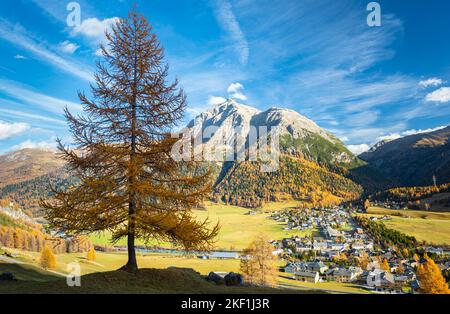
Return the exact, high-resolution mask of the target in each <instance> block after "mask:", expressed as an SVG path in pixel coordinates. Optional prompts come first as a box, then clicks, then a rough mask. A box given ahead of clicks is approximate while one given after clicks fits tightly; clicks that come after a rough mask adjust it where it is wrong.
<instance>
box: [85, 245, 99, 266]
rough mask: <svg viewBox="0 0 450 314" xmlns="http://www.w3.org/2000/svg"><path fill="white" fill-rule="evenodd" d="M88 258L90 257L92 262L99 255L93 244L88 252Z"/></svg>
mask: <svg viewBox="0 0 450 314" xmlns="http://www.w3.org/2000/svg"><path fill="white" fill-rule="evenodd" d="M87 259H88V261H91V262H95V260H96V259H97V256H96V254H95V249H94V247H93V246H91V248H90V249H89V251H88V253H87Z"/></svg>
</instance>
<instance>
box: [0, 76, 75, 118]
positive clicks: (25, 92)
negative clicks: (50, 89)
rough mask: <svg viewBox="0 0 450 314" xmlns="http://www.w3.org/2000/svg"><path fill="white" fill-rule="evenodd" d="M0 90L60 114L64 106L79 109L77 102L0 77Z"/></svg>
mask: <svg viewBox="0 0 450 314" xmlns="http://www.w3.org/2000/svg"><path fill="white" fill-rule="evenodd" d="M0 91H1V92H3V93H4V94H7V95H9V96H11V97H13V98H15V99H17V100H20V101H23V102H25V103H27V104H31V105H36V106H38V107H40V108H42V109H45V110H47V111H50V112H54V113H58V114H61V113H62V112H63V109H64V108H65V107H66V106H67V108H69V110H75V111H78V110H80V109H81V105H79V104H76V103H74V102H71V101H67V100H63V99H59V98H55V97H52V96H48V95H45V94H42V93H39V92H35V91H33V90H31V88H29V87H27V86H25V85H22V84H20V83H17V82H14V81H10V80H4V79H0Z"/></svg>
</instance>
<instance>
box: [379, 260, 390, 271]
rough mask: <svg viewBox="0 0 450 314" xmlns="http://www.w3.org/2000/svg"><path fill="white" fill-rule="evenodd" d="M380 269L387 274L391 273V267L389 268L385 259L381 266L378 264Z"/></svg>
mask: <svg viewBox="0 0 450 314" xmlns="http://www.w3.org/2000/svg"><path fill="white" fill-rule="evenodd" d="M380 268H381V269H382V270H385V271H387V272H391V267H390V266H389V262H388V261H387V259H384V260H383V261H382V262H381V264H380Z"/></svg>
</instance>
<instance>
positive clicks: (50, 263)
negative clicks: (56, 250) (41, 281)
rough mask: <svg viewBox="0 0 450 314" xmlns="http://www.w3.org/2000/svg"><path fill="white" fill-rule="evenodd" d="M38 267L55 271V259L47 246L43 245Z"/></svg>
mask: <svg viewBox="0 0 450 314" xmlns="http://www.w3.org/2000/svg"><path fill="white" fill-rule="evenodd" d="M39 265H41V267H42V268H44V269H56V257H55V254H53V251H52V249H51V248H50V247H49V246H48V245H44V248H43V249H42V252H41V256H40V259H39Z"/></svg>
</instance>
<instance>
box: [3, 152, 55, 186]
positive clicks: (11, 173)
mask: <svg viewBox="0 0 450 314" xmlns="http://www.w3.org/2000/svg"><path fill="white" fill-rule="evenodd" d="M62 166H64V161H63V160H61V159H60V158H58V156H57V154H56V153H55V152H54V151H51V150H44V149H30V148H27V149H22V150H18V151H15V152H12V153H8V154H5V155H2V156H0V188H1V187H4V186H6V185H8V184H16V183H20V182H24V181H28V180H31V179H34V178H37V177H40V176H43V175H45V174H48V173H51V172H53V171H55V170H57V169H59V168H61V167H62Z"/></svg>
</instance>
